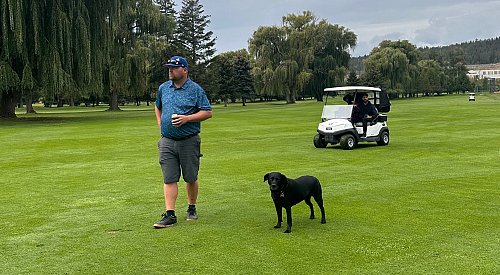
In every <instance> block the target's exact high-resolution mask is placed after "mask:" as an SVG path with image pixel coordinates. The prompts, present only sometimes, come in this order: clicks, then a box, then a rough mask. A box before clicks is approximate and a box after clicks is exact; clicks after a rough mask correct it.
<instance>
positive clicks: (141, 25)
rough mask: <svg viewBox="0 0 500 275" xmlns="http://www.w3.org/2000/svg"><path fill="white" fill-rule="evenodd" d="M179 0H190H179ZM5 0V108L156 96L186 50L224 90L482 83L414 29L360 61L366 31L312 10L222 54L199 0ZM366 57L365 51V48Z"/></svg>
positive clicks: (0, 88)
mask: <svg viewBox="0 0 500 275" xmlns="http://www.w3.org/2000/svg"><path fill="white" fill-rule="evenodd" d="M177 10H178V11H177ZM177 10H176V6H175V3H174V2H173V0H110V1H96V0H44V1H38V0H0V19H1V24H0V25H1V26H0V44H1V45H2V47H1V49H0V116H1V117H15V107H16V105H24V104H25V105H26V107H27V112H33V111H34V110H33V108H32V102H33V101H37V100H39V99H42V100H43V102H44V104H45V105H46V106H53V105H56V106H62V105H63V104H67V105H70V106H74V105H80V104H85V105H88V106H94V105H96V104H99V102H105V103H106V104H109V106H110V110H119V106H120V104H123V103H124V102H135V103H136V104H139V102H141V101H145V102H146V104H149V101H151V100H153V99H154V97H155V93H156V90H157V87H158V86H159V84H161V83H162V82H164V81H165V79H166V77H167V76H166V75H167V71H166V70H165V68H164V67H162V63H163V62H164V61H165V59H166V58H168V57H169V56H171V55H183V56H185V57H186V58H187V59H188V62H189V64H190V66H189V71H190V77H191V78H193V79H194V80H195V81H197V82H199V83H200V84H201V85H202V86H203V87H204V88H205V90H206V92H207V95H208V97H209V98H210V100H211V101H212V102H224V104H227V103H228V102H234V101H237V100H241V102H242V103H243V105H244V104H246V102H247V101H254V100H256V99H260V100H273V99H280V100H286V102H287V103H294V102H295V101H296V100H300V99H303V98H306V97H311V98H316V99H317V100H319V101H321V100H322V99H323V97H322V90H323V89H324V88H325V87H332V86H340V85H346V84H348V85H370V86H378V87H382V88H383V89H386V90H388V91H389V92H390V93H391V94H392V95H393V96H415V95H418V93H419V92H424V93H429V94H431V93H441V92H456V91H465V90H470V89H471V87H470V85H471V83H470V82H469V81H468V79H467V77H466V75H465V74H466V70H465V67H464V64H465V56H466V55H463V54H462V55H459V54H456V53H450V58H451V59H450V60H444V59H442V60H440V59H435V58H434V59H433V57H432V56H427V55H422V54H421V53H420V52H419V49H417V48H416V47H415V46H414V45H412V44H411V43H410V42H408V41H404V40H403V41H383V42H381V43H380V44H379V45H378V46H377V47H376V48H374V49H373V50H372V52H371V53H370V55H369V56H367V57H366V58H364V60H363V67H364V69H363V71H361V72H356V71H354V70H352V69H351V70H350V69H349V62H350V61H351V62H352V60H353V59H352V58H351V55H350V52H351V50H352V49H353V48H354V47H355V46H356V42H357V36H356V34H355V33H353V32H352V31H350V30H349V29H347V28H345V27H343V26H339V25H337V24H331V23H329V22H328V21H327V20H325V19H318V18H317V17H316V16H315V15H314V14H313V13H312V12H310V11H304V12H302V13H300V14H288V15H286V16H283V17H282V20H281V21H282V22H281V25H280V26H261V27H259V28H258V29H257V30H255V31H254V33H253V34H252V36H251V37H250V38H249V41H248V50H247V49H240V50H236V51H229V52H225V53H221V54H218V55H216V56H214V55H215V52H216V49H215V43H216V39H215V38H214V37H213V36H214V34H213V32H211V31H209V30H208V28H209V24H210V15H207V14H205V11H204V8H203V5H201V4H200V2H199V0H183V1H182V6H181V7H180V9H177ZM354 60H356V59H354Z"/></svg>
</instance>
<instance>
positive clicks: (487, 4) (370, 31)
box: [175, 0, 500, 56]
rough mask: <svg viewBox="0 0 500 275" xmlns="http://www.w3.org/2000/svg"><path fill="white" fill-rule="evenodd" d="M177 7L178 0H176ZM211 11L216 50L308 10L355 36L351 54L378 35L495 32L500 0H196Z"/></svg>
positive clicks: (418, 39) (425, 42) (432, 38)
mask: <svg viewBox="0 0 500 275" xmlns="http://www.w3.org/2000/svg"><path fill="white" fill-rule="evenodd" d="M175 2H176V4H177V6H176V9H177V10H179V9H180V8H181V0H175ZM200 3H201V4H202V5H203V6H204V8H205V12H206V14H208V15H211V18H210V19H211V21H212V23H211V24H210V26H209V28H210V30H212V31H213V32H214V35H215V36H217V44H216V48H217V50H218V52H219V53H220V52H224V51H230V50H238V49H241V48H247V47H248V39H249V38H250V37H251V36H252V34H253V32H254V31H256V30H257V28H258V27H259V26H271V25H280V24H281V17H282V16H285V15H287V14H289V13H295V14H299V13H301V12H302V11H305V10H310V11H312V12H313V13H314V14H315V15H316V16H317V17H318V18H319V19H326V20H328V22H330V23H332V24H339V25H341V26H344V27H346V28H348V29H349V30H351V31H353V32H354V33H355V34H356V35H357V37H358V43H357V44H358V45H357V47H356V48H355V50H354V56H358V55H364V54H368V53H369V52H370V51H371V50H372V49H373V48H374V47H376V46H377V45H378V44H379V43H380V42H381V41H382V40H384V39H391V40H399V39H407V40H409V41H410V42H411V43H412V44H415V45H416V46H438V45H449V44H453V43H460V42H465V41H471V40H475V39H476V38H477V39H485V38H494V37H497V36H500V27H499V26H500V16H499V15H498V11H499V10H500V1H498V0H496V1H492V0H475V1H470V0H419V1H414V0H379V1H365V0H351V1H345V0H329V1H326V0H288V1H285V0H254V1H230V0H200Z"/></svg>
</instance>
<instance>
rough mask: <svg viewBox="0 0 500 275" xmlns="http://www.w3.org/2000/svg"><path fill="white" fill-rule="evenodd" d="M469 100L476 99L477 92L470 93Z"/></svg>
mask: <svg viewBox="0 0 500 275" xmlns="http://www.w3.org/2000/svg"><path fill="white" fill-rule="evenodd" d="M469 101H476V93H469Z"/></svg>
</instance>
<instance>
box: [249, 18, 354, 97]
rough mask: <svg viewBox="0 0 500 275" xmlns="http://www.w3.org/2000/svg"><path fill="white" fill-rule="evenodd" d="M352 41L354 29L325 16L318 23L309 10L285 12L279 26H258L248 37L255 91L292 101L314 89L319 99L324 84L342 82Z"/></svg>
mask: <svg viewBox="0 0 500 275" xmlns="http://www.w3.org/2000/svg"><path fill="white" fill-rule="evenodd" d="M355 43H356V36H355V35H354V33H352V32H350V31H348V30H347V29H345V28H343V27H339V26H338V25H331V24H330V23H328V22H327V21H326V20H321V21H320V22H319V23H318V22H317V19H316V17H315V16H314V14H312V13H311V12H310V11H305V12H303V13H302V14H301V15H295V14H289V15H287V16H284V17H283V18H282V26H281V27H276V26H272V27H259V29H257V31H256V32H254V34H253V36H252V37H251V38H250V40H249V49H250V54H251V55H252V57H253V58H254V59H255V67H254V69H253V75H254V78H255V80H256V83H255V84H256V85H255V86H256V90H257V93H259V94H261V95H267V96H278V97H279V96H284V97H285V98H286V101H287V103H294V102H295V100H296V98H297V97H304V96H306V94H305V93H306V91H307V90H315V91H319V92H317V93H316V98H317V99H318V100H322V94H321V93H322V90H323V89H324V87H325V86H327V85H333V84H335V83H343V81H344V77H345V76H346V74H347V66H348V62H349V58H350V54H349V53H348V49H349V48H350V47H353V46H354V45H355Z"/></svg>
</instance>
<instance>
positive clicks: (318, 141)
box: [313, 134, 328, 148]
mask: <svg viewBox="0 0 500 275" xmlns="http://www.w3.org/2000/svg"><path fill="white" fill-rule="evenodd" d="M313 142H314V147H316V148H326V145H327V144H328V143H327V142H326V141H325V137H324V136H322V135H320V134H316V135H315V136H314V139H313Z"/></svg>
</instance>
